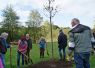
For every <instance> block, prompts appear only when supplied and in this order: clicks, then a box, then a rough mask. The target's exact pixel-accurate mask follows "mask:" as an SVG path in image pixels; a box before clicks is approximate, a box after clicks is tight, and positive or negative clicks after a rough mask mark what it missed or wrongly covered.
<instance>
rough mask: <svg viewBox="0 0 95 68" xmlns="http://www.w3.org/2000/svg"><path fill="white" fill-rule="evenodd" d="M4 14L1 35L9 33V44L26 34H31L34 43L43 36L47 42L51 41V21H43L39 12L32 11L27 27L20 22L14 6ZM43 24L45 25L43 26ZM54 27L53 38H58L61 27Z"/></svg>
mask: <svg viewBox="0 0 95 68" xmlns="http://www.w3.org/2000/svg"><path fill="white" fill-rule="evenodd" d="M2 12H3V14H2V17H3V20H2V22H0V33H2V32H8V33H9V37H8V41H9V42H10V41H16V40H18V39H19V38H20V36H21V35H23V34H26V33H29V34H30V36H31V37H32V40H33V42H34V43H35V42H37V41H38V40H39V38H40V37H41V36H43V37H45V38H46V39H47V41H50V23H49V21H43V17H42V16H41V14H40V13H39V12H38V11H37V10H32V11H30V14H29V17H28V20H27V22H25V26H23V25H22V24H23V23H22V22H19V19H20V17H19V16H17V14H16V12H15V11H14V10H13V8H12V6H8V7H7V8H5V9H4V10H3V11H2ZM42 22H43V23H44V24H43V25H42ZM52 25H53V28H52V29H53V36H54V38H57V35H58V30H59V29H60V27H59V26H57V25H54V24H52ZM55 40H56V39H55ZM55 40H54V41H55Z"/></svg>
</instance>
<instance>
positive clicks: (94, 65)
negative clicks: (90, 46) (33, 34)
mask: <svg viewBox="0 0 95 68" xmlns="http://www.w3.org/2000/svg"><path fill="white" fill-rule="evenodd" d="M47 46H48V47H47V48H48V51H49V54H50V55H49V56H48V55H47V53H46V52H45V58H44V59H40V57H39V46H38V45H37V44H33V49H32V50H31V53H30V54H31V58H32V60H33V62H34V63H38V62H40V61H46V60H49V59H50V58H51V52H52V51H51V46H50V43H48V45H47ZM54 58H56V59H58V48H57V43H54ZM11 59H12V68H17V67H16V63H17V62H16V61H17V46H16V45H14V46H13V47H12V58H11ZM90 62H91V68H95V56H91V60H90ZM24 67H25V66H24ZM6 68H10V51H9V49H8V52H7V54H6ZM72 68H75V66H74V67H72Z"/></svg>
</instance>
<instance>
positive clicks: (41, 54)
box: [39, 37, 46, 58]
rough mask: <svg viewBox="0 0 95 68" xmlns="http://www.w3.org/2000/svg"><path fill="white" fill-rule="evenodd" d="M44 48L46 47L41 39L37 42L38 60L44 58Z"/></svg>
mask: <svg viewBox="0 0 95 68" xmlns="http://www.w3.org/2000/svg"><path fill="white" fill-rule="evenodd" d="M45 46H46V41H45V39H44V38H43V37H42V38H41V39H40V40H39V47H40V58H44V51H45Z"/></svg>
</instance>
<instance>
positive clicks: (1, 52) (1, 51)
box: [0, 32, 10, 68]
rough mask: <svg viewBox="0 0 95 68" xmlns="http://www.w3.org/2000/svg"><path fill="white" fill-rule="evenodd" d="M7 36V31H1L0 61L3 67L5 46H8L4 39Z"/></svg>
mask: <svg viewBox="0 0 95 68" xmlns="http://www.w3.org/2000/svg"><path fill="white" fill-rule="evenodd" d="M7 37H8V33H6V32H4V33H2V34H1V36H0V59H1V61H2V64H3V67H4V68H5V54H6V52H7V48H9V47H10V46H9V45H8V44H7V41H6V39H7ZM1 67H2V66H1ZM1 67H0V68H1Z"/></svg>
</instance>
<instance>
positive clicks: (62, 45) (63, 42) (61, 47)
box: [58, 30, 67, 60]
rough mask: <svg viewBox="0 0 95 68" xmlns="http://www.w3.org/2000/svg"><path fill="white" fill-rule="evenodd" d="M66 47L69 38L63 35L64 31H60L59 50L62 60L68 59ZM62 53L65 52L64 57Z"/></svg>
mask: <svg viewBox="0 0 95 68" xmlns="http://www.w3.org/2000/svg"><path fill="white" fill-rule="evenodd" d="M66 46H67V36H66V35H65V34H64V33H63V31H62V30H60V31H59V36H58V48H59V55H60V60H62V59H63V60H65V59H66V52H65V49H66ZM62 51H63V56H62Z"/></svg>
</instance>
